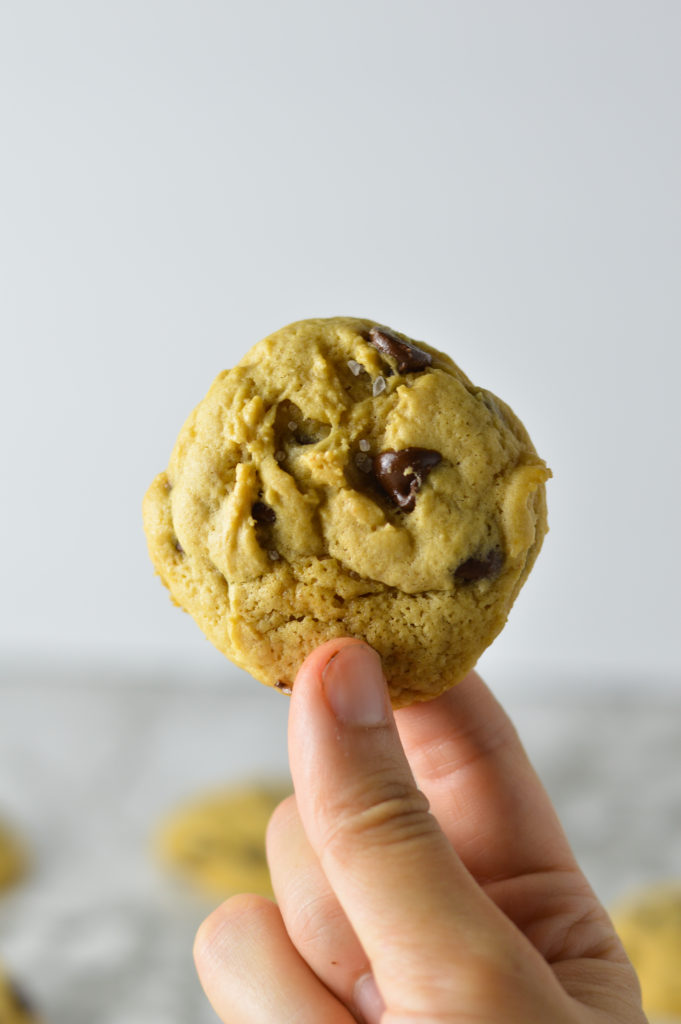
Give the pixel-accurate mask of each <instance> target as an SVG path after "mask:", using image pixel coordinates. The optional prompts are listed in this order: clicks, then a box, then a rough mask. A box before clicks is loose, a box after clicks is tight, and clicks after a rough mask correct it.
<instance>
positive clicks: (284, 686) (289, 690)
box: [274, 679, 293, 697]
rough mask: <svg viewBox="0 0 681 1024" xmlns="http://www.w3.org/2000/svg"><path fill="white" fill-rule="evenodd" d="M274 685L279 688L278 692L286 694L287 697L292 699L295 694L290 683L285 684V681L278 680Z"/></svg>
mask: <svg viewBox="0 0 681 1024" xmlns="http://www.w3.org/2000/svg"><path fill="white" fill-rule="evenodd" d="M274 685H275V687H276V688H277V690H281V692H282V693H285V694H286V695H287V697H290V696H291V694H292V693H293V688H292V687H291V686H289V684H288V683H285V682H284V680H283V679H277V681H276V683H275V684H274Z"/></svg>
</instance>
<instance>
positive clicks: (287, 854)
mask: <svg viewBox="0 0 681 1024" xmlns="http://www.w3.org/2000/svg"><path fill="white" fill-rule="evenodd" d="M267 859H268V862H269V866H270V876H271V878H272V886H273V888H274V893H275V896H276V899H277V906H278V907H279V910H280V912H281V915H282V918H283V920H284V924H285V925H286V930H287V932H288V934H289V936H290V938H291V941H292V942H293V944H294V945H295V947H296V949H297V950H298V952H299V953H300V955H301V956H302V957H303V958H304V960H305V961H306V962H307V963H308V964H309V965H310V967H311V968H312V970H313V971H314V972H315V974H316V975H317V977H318V978H320V980H321V981H322V982H323V983H324V984H325V985H326V986H327V988H329V989H330V990H331V991H332V992H333V993H334V994H335V995H337V996H338V998H339V999H340V1000H341V1001H342V1002H343V1003H344V1004H345V1005H346V1006H348V1007H349V1008H350V1009H351V1010H352V1011H353V1013H355V1015H356V1016H358V1017H360V1018H361V1019H362V1020H363V1021H365V1022H366V1024H374V1022H378V1021H379V1020H380V1016H381V1012H382V1010H383V1003H382V1000H381V998H380V996H379V994H378V991H377V989H376V985H375V982H374V981H373V978H372V975H371V966H370V964H369V960H368V958H367V955H366V953H365V951H364V950H363V949H362V946H361V945H360V942H359V940H358V938H357V936H356V934H355V932H354V930H353V928H352V925H351V924H350V922H349V921H348V918H347V916H346V914H345V912H344V911H343V909H342V907H341V905H340V903H339V902H338V898H337V896H336V894H335V893H334V891H333V890H332V888H331V886H330V885H329V882H328V879H327V878H326V875H325V874H324V872H323V870H322V866H321V864H320V863H319V859H318V858H317V855H316V853H315V852H314V850H313V849H312V847H311V846H310V843H309V840H308V838H307V836H306V834H305V830H304V829H303V825H302V822H301V820H300V815H299V813H298V807H297V804H296V799H295V797H288V798H287V799H286V800H284V801H283V802H282V803H281V804H279V806H278V807H277V809H276V810H275V812H274V814H273V815H272V818H271V819H270V824H269V827H268V830H267Z"/></svg>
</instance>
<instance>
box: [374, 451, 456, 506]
mask: <svg viewBox="0 0 681 1024" xmlns="http://www.w3.org/2000/svg"><path fill="white" fill-rule="evenodd" d="M439 462H442V456H441V455H440V453H439V452H435V451H433V450H432V448H403V449H402V451H399V452H394V451H387V452H381V453H380V455H377V456H376V458H375V459H374V473H375V475H376V479H377V480H378V482H379V484H380V485H381V487H382V488H383V490H384V491H385V492H386V494H387V495H388V496H389V497H390V498H392V500H393V501H394V502H395V504H396V505H397V506H398V508H401V509H402V511H403V512H413V511H414V508H415V506H416V493H417V491H419V490H420V488H421V485H422V484H423V481H424V480H425V479H426V477H427V476H428V474H429V473H430V471H431V469H433V468H434V467H435V466H437V464H438V463H439Z"/></svg>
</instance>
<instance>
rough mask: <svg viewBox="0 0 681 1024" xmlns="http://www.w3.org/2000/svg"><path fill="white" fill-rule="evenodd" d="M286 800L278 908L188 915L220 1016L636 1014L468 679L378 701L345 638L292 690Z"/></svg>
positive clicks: (272, 832) (602, 1021) (595, 913)
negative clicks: (424, 693) (416, 695)
mask: <svg viewBox="0 0 681 1024" xmlns="http://www.w3.org/2000/svg"><path fill="white" fill-rule="evenodd" d="M289 753H290V762H291V772H292V777H293V781H294V786H295V796H294V797H290V798H289V799H287V800H285V801H284V802H283V803H282V804H281V805H280V806H279V807H278V809H277V810H276V812H275V814H274V815H273V818H272V820H271V823H270V827H269V831H268V841H267V847H268V859H269V863H270V869H271V873H272V881H273V885H274V891H275V894H276V898H277V903H276V904H274V903H272V902H270V901H268V900H265V899H263V898H262V897H259V896H251V895H240V896H236V897H234V898H232V899H230V900H228V901H227V902H226V903H224V904H223V905H222V906H221V907H219V908H218V909H217V910H215V911H214V912H213V913H212V914H211V915H210V917H208V918H207V919H206V921H204V923H203V924H202V926H201V928H200V929H199V932H198V935H197V938H196V943H195V950H194V953H195V960H196V965H197V969H198V973H199V977H200V979H201V983H202V985H203V987H204V989H205V991H206V994H207V996H208V998H209V999H210V1001H211V1003H212V1005H213V1007H214V1009H215V1011H216V1013H217V1014H218V1016H219V1017H220V1019H221V1020H222V1021H224V1022H225V1024H275V1022H276V1024H283V1022H286V1024H289V1022H290V1024H293V1022H295V1024H308V1022H309V1024H319V1022H320V1021H323V1022H324V1024H351V1022H353V1021H361V1022H363V1024H379V1022H380V1024H608V1022H612V1024H645V1021H646V1018H645V1016H644V1014H643V1011H642V1009H641V1001H640V992H639V986H638V982H637V979H636V976H635V974H634V971H633V969H632V967H631V965H630V963H629V961H628V960H627V957H626V955H625V953H624V951H623V949H622V946H621V944H620V942H619V940H618V939H617V936H616V935H615V932H614V930H613V927H612V924H611V922H610V920H609V918H608V915H607V914H606V912H605V910H604V909H603V907H602V906H601V904H600V903H599V902H598V900H597V898H596V896H595V895H594V893H593V891H592V890H591V888H590V886H589V884H588V882H587V881H586V879H585V877H584V875H583V874H582V872H581V871H580V869H579V867H578V865H577V863H576V861H575V859H574V856H573V854H572V851H571V850H570V847H569V845H568V842H567V840H566V838H565V835H564V833H563V830H562V828H561V826H560V824H559V822H558V819H557V817H556V814H555V811H554V809H553V807H552V805H551V803H550V801H549V799H548V796H547V795H546V792H545V791H544V789H543V787H542V785H541V783H540V782H539V779H538V778H537V776H536V774H535V772H534V770H533V768H532V766H531V765H530V763H529V761H528V759H527V756H526V754H525V752H524V750H523V748H522V745H521V743H520V741H519V739H518V736H517V734H516V732H515V729H514V728H513V725H512V723H511V722H510V720H509V719H508V717H507V716H506V714H505V713H504V711H503V710H502V708H501V707H500V706H499V704H498V703H497V701H496V700H495V698H494V697H493V696H492V694H491V693H490V691H489V690H488V689H487V687H486V686H485V685H484V683H483V682H482V680H481V679H480V678H479V676H477V675H476V674H475V673H471V674H470V675H469V676H467V677H466V679H465V680H463V682H461V683H460V684H459V685H458V686H456V687H454V688H453V689H451V690H449V691H447V692H446V693H445V694H443V695H442V696H441V697H439V698H437V699H436V700H434V701H431V702H430V703H427V704H417V705H413V706H412V707H409V708H403V709H401V710H400V711H397V712H396V713H393V712H392V710H391V708H390V704H389V700H388V695H387V689H386V685H385V680H384V678H383V673H382V670H381V665H380V661H379V659H378V656H377V655H376V654H375V652H374V651H373V650H372V649H371V648H370V647H368V646H367V645H365V644H364V643H362V642H360V641H357V640H350V639H343V640H334V641H331V642H329V643H327V644H324V645H322V646H321V647H319V648H318V649H317V650H315V651H314V652H313V653H312V654H311V655H310V656H309V657H308V658H307V660H306V661H305V663H304V664H303V666H302V667H301V669H300V672H299V674H298V676H297V678H296V682H295V685H294V688H293V695H292V697H291V709H290V719H289Z"/></svg>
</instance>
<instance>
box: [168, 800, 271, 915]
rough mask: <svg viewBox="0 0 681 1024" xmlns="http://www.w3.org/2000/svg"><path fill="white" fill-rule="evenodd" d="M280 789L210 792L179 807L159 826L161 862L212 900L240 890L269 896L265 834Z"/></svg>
mask: <svg viewBox="0 0 681 1024" xmlns="http://www.w3.org/2000/svg"><path fill="white" fill-rule="evenodd" d="M287 792H289V790H288V789H286V788H285V787H284V786H267V785H255V784H254V785H250V786H241V787H233V788H229V789H225V790H223V791H220V792H216V793H212V794H209V795H205V796H202V797H198V798H197V799H196V800H194V801H192V802H191V803H189V804H187V805H186V806H183V807H180V808H178V809H177V810H176V811H175V812H174V813H173V814H171V815H170V816H169V817H168V818H167V819H166V820H165V821H164V822H163V823H162V824H161V826H160V828H159V830H158V833H157V835H156V837H155V842H154V845H155V849H156V854H157V857H158V859H159V861H160V863H161V864H162V865H163V866H164V867H165V868H166V869H168V870H169V871H171V872H172V873H174V874H175V875H177V876H178V877H181V878H183V879H184V880H185V881H186V882H188V883H189V884H190V885H192V886H193V887H195V888H196V889H198V890H200V891H201V892H202V893H203V894H205V895H206V896H208V897H210V898H211V899H215V898H217V899H224V898H226V897H228V896H232V895H234V894H235V893H239V892H252V893H260V894H261V895H262V896H269V897H271V896H272V886H271V884H270V873H269V869H268V866H267V859H266V856H265V832H266V829H267V823H268V821H269V819H270V816H271V814H272V812H273V811H274V808H275V807H276V806H277V804H278V803H279V802H280V801H281V800H283V798H284V797H285V796H286V795H287Z"/></svg>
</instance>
